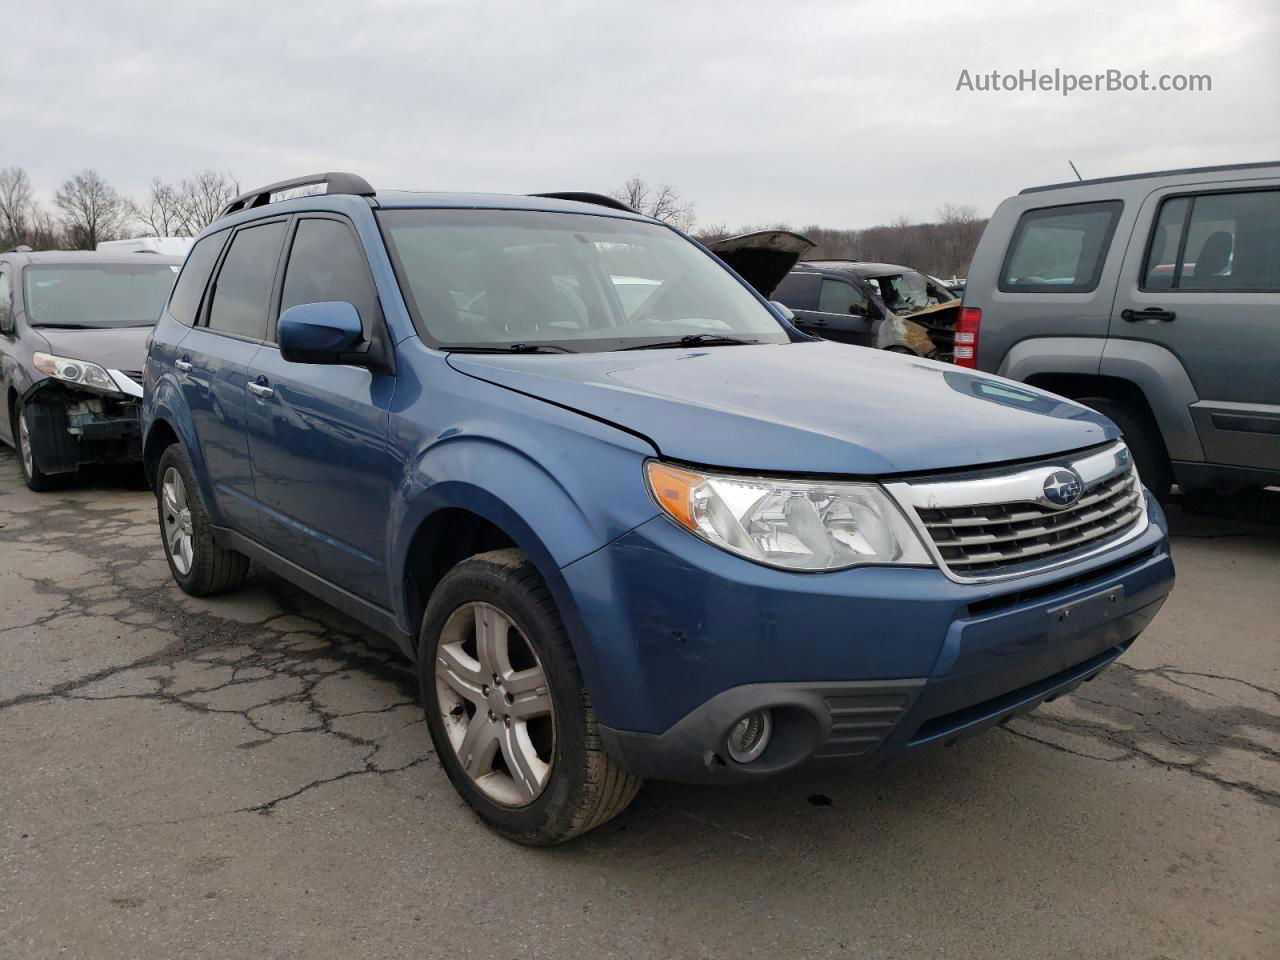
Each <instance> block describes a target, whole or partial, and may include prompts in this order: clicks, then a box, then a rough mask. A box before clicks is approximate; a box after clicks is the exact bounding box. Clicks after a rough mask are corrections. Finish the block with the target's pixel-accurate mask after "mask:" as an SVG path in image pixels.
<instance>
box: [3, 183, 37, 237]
mask: <svg viewBox="0 0 1280 960" xmlns="http://www.w3.org/2000/svg"><path fill="white" fill-rule="evenodd" d="M35 212H36V201H35V194H34V193H33V192H32V190H31V178H30V177H28V176H27V171H25V170H23V169H22V168H21V167H5V168H4V169H3V170H0V250H7V249H8V248H9V247H13V246H17V245H18V244H20V243H28V242H29V240H30V237H29V236H28V234H29V233H30V230H31V221H32V219H33V218H34V216H35Z"/></svg>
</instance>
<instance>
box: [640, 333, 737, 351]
mask: <svg viewBox="0 0 1280 960" xmlns="http://www.w3.org/2000/svg"><path fill="white" fill-rule="evenodd" d="M759 342H760V341H759V340H741V339H739V338H738V337H722V336H719V335H718V334H714V333H691V334H689V335H688V336H684V337H681V338H680V339H679V340H659V341H658V342H657V343H640V344H637V345H636V346H634V347H621V348H620V349H622V350H663V349H667V348H670V347H722V346H731V345H734V344H740V343H741V344H747V343H759Z"/></svg>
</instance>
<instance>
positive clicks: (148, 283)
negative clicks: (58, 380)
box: [26, 263, 178, 327]
mask: <svg viewBox="0 0 1280 960" xmlns="http://www.w3.org/2000/svg"><path fill="white" fill-rule="evenodd" d="M177 274H178V266H177V264H168V263H139V264H133V263H76V264H64V263H60V264H56V265H53V264H48V265H45V264H40V265H35V266H30V267H27V269H26V305H27V317H28V319H29V321H30V323H31V325H32V326H33V327H146V326H151V325H152V324H154V323H155V322H156V320H157V319H158V318H159V317H160V311H161V309H163V307H164V301H165V298H166V297H167V296H169V288H170V287H172V286H173V281H174V278H175V277H176V276H177Z"/></svg>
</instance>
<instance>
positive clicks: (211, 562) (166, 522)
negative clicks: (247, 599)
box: [156, 443, 249, 597]
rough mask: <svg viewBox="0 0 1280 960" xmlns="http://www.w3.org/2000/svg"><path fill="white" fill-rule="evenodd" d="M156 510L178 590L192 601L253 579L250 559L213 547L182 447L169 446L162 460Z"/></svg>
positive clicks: (161, 457) (162, 455)
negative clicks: (189, 596) (246, 579)
mask: <svg viewBox="0 0 1280 960" xmlns="http://www.w3.org/2000/svg"><path fill="white" fill-rule="evenodd" d="M156 510H157V512H158V514H159V519H160V539H161V542H162V543H163V544H164V556H165V559H166V560H168V561H169V572H170V573H172V574H173V579H174V580H175V581H177V584H178V586H180V587H181V588H182V589H183V590H184V591H185V592H186V593H189V594H191V595H192V596H193V597H207V596H210V595H211V594H215V593H222V592H223V591H225V590H231V589H233V588H235V587H238V586H240V584H241V583H242V582H243V581H244V578H245V576H246V575H247V574H248V573H249V558H248V557H246V556H245V555H244V554H243V553H238V552H237V551H235V550H228V549H227V548H225V547H220V546H218V544H217V543H216V542H214V539H213V525H212V524H211V523H210V522H209V514H208V513H207V512H206V511H205V508H204V503H203V502H202V501H201V500H200V488H199V486H197V485H196V480H195V476H194V475H193V474H192V472H191V464H190V463H189V462H188V461H187V455H186V453H185V452H184V451H183V449H182V446H181V445H180V444H177V443H174V444H171V445H170V446H168V447H166V448H165V451H164V453H162V454H160V463H159V465H158V466H157V467H156Z"/></svg>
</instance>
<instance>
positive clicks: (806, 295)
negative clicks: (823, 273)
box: [773, 273, 822, 310]
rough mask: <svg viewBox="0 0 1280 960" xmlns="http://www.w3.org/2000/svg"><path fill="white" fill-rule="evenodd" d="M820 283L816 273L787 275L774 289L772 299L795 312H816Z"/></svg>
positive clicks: (820, 279) (820, 280)
mask: <svg viewBox="0 0 1280 960" xmlns="http://www.w3.org/2000/svg"><path fill="white" fill-rule="evenodd" d="M821 283H822V277H820V276H819V275H818V274H816V273H789V274H787V275H786V276H785V277H783V278H782V282H781V283H779V284H778V285H777V287H775V288H774V291H773V299H774V300H777V301H778V302H779V303H785V304H786V305H787V306H788V307H791V308H792V309H795V310H816V309H817V307H818V287H819V286H820V285H821Z"/></svg>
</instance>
